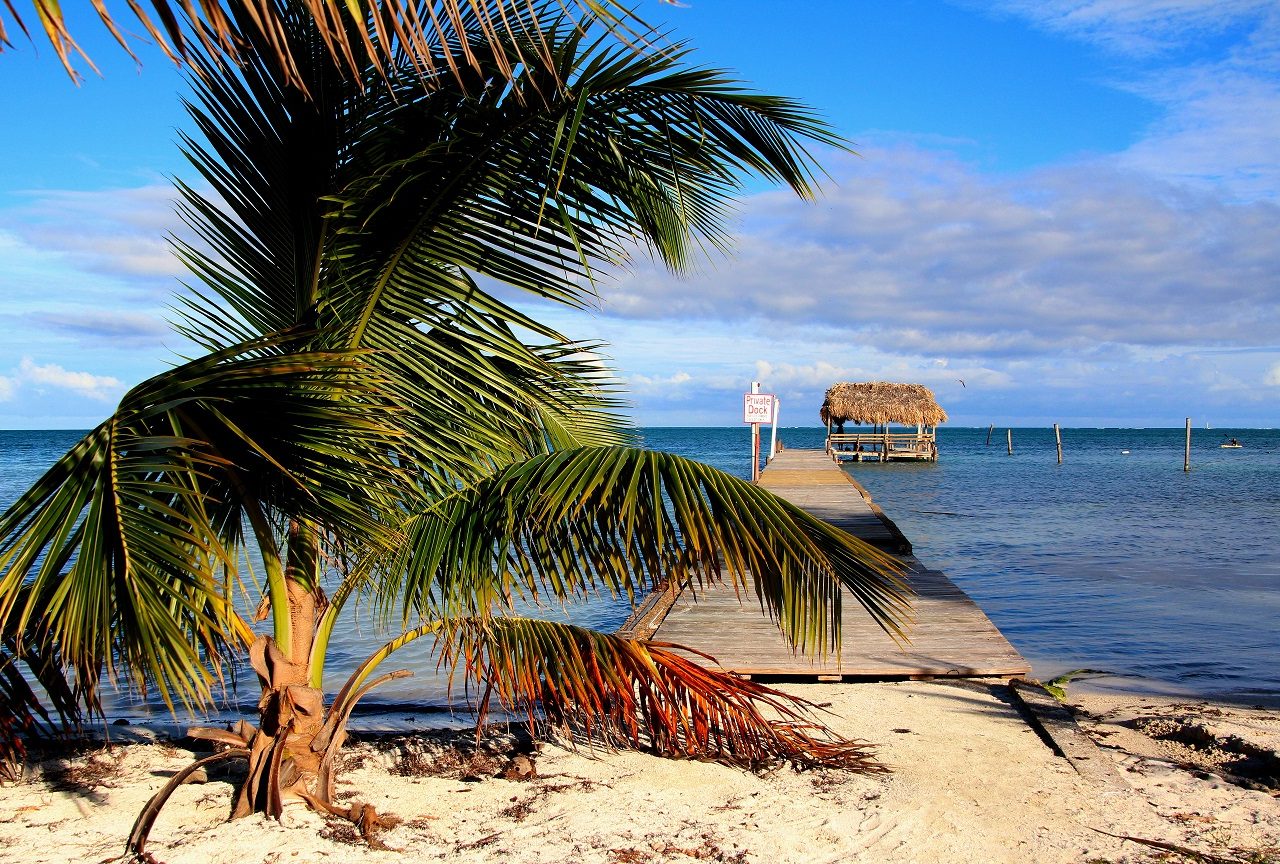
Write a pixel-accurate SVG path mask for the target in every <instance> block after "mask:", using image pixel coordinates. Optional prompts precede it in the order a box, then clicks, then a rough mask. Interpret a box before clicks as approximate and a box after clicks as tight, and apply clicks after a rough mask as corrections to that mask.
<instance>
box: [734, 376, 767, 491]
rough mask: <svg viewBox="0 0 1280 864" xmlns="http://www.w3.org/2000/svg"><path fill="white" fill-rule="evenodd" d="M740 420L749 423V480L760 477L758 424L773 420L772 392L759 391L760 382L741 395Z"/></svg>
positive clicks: (755, 479)
mask: <svg viewBox="0 0 1280 864" xmlns="http://www.w3.org/2000/svg"><path fill="white" fill-rule="evenodd" d="M742 422H743V423H750V424H751V482H753V483H754V482H755V481H757V480H759V479H760V424H761V423H772V422H773V394H771V393H761V392H760V382H759V381H752V382H751V392H750V393H744V394H743V396H742Z"/></svg>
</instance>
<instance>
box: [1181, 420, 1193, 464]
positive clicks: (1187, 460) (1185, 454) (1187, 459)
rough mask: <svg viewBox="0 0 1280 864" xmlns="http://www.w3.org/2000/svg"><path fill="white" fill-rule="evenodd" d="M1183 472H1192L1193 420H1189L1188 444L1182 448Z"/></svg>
mask: <svg viewBox="0 0 1280 864" xmlns="http://www.w3.org/2000/svg"><path fill="white" fill-rule="evenodd" d="M1182 470H1183V472H1184V473H1185V472H1187V471H1190V470H1191V418H1190V417H1188V418H1187V443H1186V445H1185V446H1184V447H1183V448H1182Z"/></svg>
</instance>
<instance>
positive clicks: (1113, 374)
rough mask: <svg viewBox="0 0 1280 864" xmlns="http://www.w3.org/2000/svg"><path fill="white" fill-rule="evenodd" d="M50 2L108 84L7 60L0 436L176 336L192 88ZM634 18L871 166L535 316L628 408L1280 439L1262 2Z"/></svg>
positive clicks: (1276, 202) (663, 13)
mask: <svg viewBox="0 0 1280 864" xmlns="http://www.w3.org/2000/svg"><path fill="white" fill-rule="evenodd" d="M66 5H67V6H68V8H70V9H71V10H72V14H75V13H76V11H77V10H78V12H79V17H80V18H81V19H82V20H83V21H85V24H86V26H84V27H82V28H80V30H79V32H80V33H81V34H83V36H84V38H83V42H84V43H85V46H86V48H87V49H88V50H89V53H90V54H91V56H92V57H93V59H94V60H95V62H97V63H98V65H99V67H100V68H101V70H102V73H103V77H101V78H99V77H97V76H95V75H93V74H92V73H91V72H90V73H88V74H87V76H86V79H85V81H84V83H83V84H82V85H81V86H80V87H78V88H77V87H75V86H73V85H72V84H71V83H70V82H69V81H68V79H67V78H66V76H65V75H64V73H63V72H62V69H61V67H60V65H59V64H58V63H57V59H56V57H54V56H53V54H52V52H51V50H50V49H49V48H48V46H47V45H44V44H39V45H37V46H34V47H33V46H32V45H30V44H29V43H26V42H22V41H15V45H14V48H13V49H12V50H7V51H5V52H4V53H3V54H0V116H3V117H5V118H6V121H5V123H4V124H3V125H2V126H0V165H3V166H4V168H3V170H2V171H0V334H3V338H2V339H0V428H82V427H86V426H90V425H93V424H95V423H96V422H98V421H99V420H101V419H102V417H104V416H105V415H106V414H107V413H108V412H109V411H110V410H111V407H112V405H113V404H114V402H115V400H117V399H118V398H119V396H120V395H121V394H122V393H123V392H124V390H125V389H127V388H128V387H129V386H131V385H132V384H134V383H136V382H138V381H140V380H142V379H143V378H145V377H146V376H147V375H150V374H153V373H154V372H156V371H158V370H160V369H162V368H164V367H165V366H166V365H167V364H169V363H171V362H172V361H173V359H174V357H175V351H181V350H182V347H183V346H182V345H181V344H180V343H178V342H177V341H176V340H175V338H174V337H173V336H171V335H170V334H169V333H168V331H167V328H166V325H165V318H166V314H167V312H166V306H167V303H168V300H169V296H170V294H171V293H172V291H173V290H174V288H175V286H176V284H177V282H176V280H177V275H178V269H177V266H176V265H175V263H174V261H173V260H172V258H171V256H170V255H169V253H168V249H167V246H166V242H165V239H164V238H165V233H166V231H169V230H177V229H178V227H179V226H178V225H177V222H176V220H175V219H174V217H173V216H172V212H171V205H170V200H171V197H172V196H171V193H170V188H169V183H168V179H167V178H169V177H171V176H173V175H179V176H190V174H191V172H190V171H189V170H187V168H186V166H185V165H184V163H183V160H182V158H181V156H180V155H179V153H178V151H177V147H176V145H175V143H174V142H175V140H176V137H177V136H176V131H175V130H176V129H177V128H179V127H182V126H183V125H184V124H185V117H184V114H183V112H182V109H181V105H180V102H179V98H180V95H181V93H182V92H183V89H184V86H183V83H182V78H181V75H180V73H179V72H177V71H176V70H174V69H173V68H172V67H171V66H170V65H169V64H168V63H167V62H166V61H165V60H164V59H163V58H162V57H161V56H160V55H159V54H158V52H156V51H154V50H153V49H148V48H147V46H142V47H140V48H139V54H140V56H141V58H142V61H143V66H142V68H141V69H140V70H139V69H138V68H137V67H136V66H135V64H134V63H133V61H131V60H129V59H128V58H127V57H126V56H124V55H123V54H122V53H121V52H120V51H118V50H117V49H115V48H113V47H112V46H111V45H110V44H108V42H107V41H106V38H105V34H103V33H101V32H99V28H98V27H97V26H96V25H95V24H94V23H93V22H92V20H91V19H90V17H89V16H91V14H92V13H91V12H89V11H88V10H89V4H88V2H87V0H73V2H69V3H67V4H66ZM121 8H123V6H122V7H121ZM639 9H640V12H641V14H642V15H643V16H644V17H645V18H646V19H647V20H649V21H650V22H651V23H661V24H663V25H664V26H665V27H667V28H669V30H670V32H671V34H672V36H673V37H674V38H682V39H687V40H688V41H689V42H690V43H691V45H692V46H693V47H694V48H695V49H696V55H695V56H696V58H697V59H698V60H699V62H701V63H704V64H707V65H714V66H720V67H725V68H730V69H734V70H736V71H737V72H738V73H739V74H740V75H741V77H742V78H743V79H744V80H746V81H749V82H750V83H751V84H753V85H754V86H755V87H756V88H758V89H760V90H764V91H767V92H773V93H779V94H784V95H789V96H794V97H798V98H800V99H802V100H804V101H806V102H807V103H808V104H810V105H812V106H813V107H814V108H816V109H818V110H819V111H820V112H821V113H822V114H823V115H824V116H825V117H827V118H828V119H829V120H830V122H831V123H832V124H833V125H834V126H835V127H836V128H837V129H838V130H839V131H840V132H841V133H842V134H843V135H845V136H846V137H848V138H849V139H851V140H852V141H853V142H855V147H856V150H857V154H858V155H856V156H853V155H849V154H843V153H826V152H823V153H820V154H819V156H820V158H821V161H822V162H823V164H824V166H825V167H826V169H827V171H828V173H829V174H830V177H831V179H830V181H829V182H828V183H827V184H826V185H825V187H824V191H823V195H822V197H821V198H820V200H819V201H818V202H817V203H805V202H799V201H797V200H795V199H794V197H792V196H790V195H789V194H786V193H783V192H780V191H778V190H772V189H769V188H767V187H765V186H764V185H762V184H760V183H752V184H750V185H749V186H748V188H747V189H746V190H745V194H744V197H743V200H742V202H741V206H740V209H739V212H738V216H737V218H736V220H735V222H734V223H733V233H734V235H735V239H736V249H735V252H734V255H733V256H732V257H722V256H715V257H712V258H709V259H707V260H706V261H705V262H703V263H702V264H701V265H700V266H699V268H698V270H697V272H696V273H695V274H693V275H692V276H688V277H685V278H676V277H673V276H671V275H670V274H667V273H665V272H663V271H662V270H661V269H659V268H657V267H655V266H653V265H651V264H649V263H646V262H643V261H641V262H638V263H637V264H636V266H635V267H633V268H632V269H631V270H629V271H625V272H623V271H620V272H618V273H615V274H613V275H612V277H611V278H610V279H609V280H608V281H606V282H605V283H604V284H603V285H602V286H601V295H602V301H601V305H600V308H599V309H597V310H595V311H593V312H590V313H569V312H566V311H562V310H554V309H546V308H539V309H536V310H535V311H536V312H537V314H539V315H541V316H544V317H547V318H549V319H551V320H553V321H554V323H555V324H557V325H558V326H559V327H560V328H561V329H562V330H563V331H564V332H565V333H566V334H567V335H570V336H573V337H578V338H588V339H589V338H603V339H605V340H607V341H608V342H609V343H611V351H610V354H611V357H612V359H613V362H614V365H615V367H616V368H617V370H618V372H619V374H620V375H621V377H622V378H623V379H624V380H625V381H626V385H627V389H628V390H629V392H630V394H631V398H632V401H633V403H634V409H633V415H634V417H635V418H636V420H637V421H638V422H639V423H641V424H646V425H686V424H687V425H730V424H734V423H736V422H737V421H738V420H739V419H740V416H739V413H740V410H741V407H740V406H741V395H740V394H741V393H742V392H743V391H744V390H745V389H747V387H748V386H749V382H750V381H752V380H760V381H762V382H763V383H764V386H765V389H766V390H768V391H773V392H777V393H779V394H780V395H781V397H782V399H783V412H784V414H783V423H784V425H792V424H806V425H808V424H811V423H816V422H817V408H818V405H819V403H820V402H821V396H822V392H823V390H825V388H826V387H827V386H829V385H830V384H832V383H834V382H836V381H841V380H904V381H919V382H923V383H925V384H927V385H928V386H930V387H932V388H933V390H934V392H935V393H936V394H937V396H938V398H939V401H941V402H942V403H943V405H944V406H945V407H946V408H947V409H948V411H949V412H950V414H951V416H952V422H953V423H958V424H961V425H986V424H987V423H995V424H996V425H1047V424H1050V423H1054V422H1059V423H1062V424H1064V425H1068V426H1071V425H1085V426H1098V425H1109V426H1114V425H1137V426H1179V425H1181V423H1182V420H1183V418H1184V417H1186V416H1192V417H1193V418H1194V419H1195V421H1196V422H1197V424H1199V423H1200V422H1201V421H1204V422H1211V423H1213V425H1214V426H1217V427H1226V426H1229V425H1233V424H1238V425H1250V426H1277V425H1280V303H1278V302H1277V301H1278V300H1280V161H1278V160H1280V146H1278V145H1280V10H1277V8H1276V6H1275V4H1274V3H1272V2H1254V0H1219V2H1201V0H1126V2H1120V0H998V2H951V3H945V2H924V0H919V2H914V0H897V2H892V3H885V2H858V0H845V2H841V0H828V2H821V0H808V2H805V3H800V4H779V3H778V2H777V0H687V6H685V7H677V6H674V5H670V4H666V3H659V2H657V0H642V2H641V3H640V6H639ZM0 14H2V13H0ZM19 38H20V37H19ZM961 381H963V382H964V384H963V385H962V384H961V383H960V382H961Z"/></svg>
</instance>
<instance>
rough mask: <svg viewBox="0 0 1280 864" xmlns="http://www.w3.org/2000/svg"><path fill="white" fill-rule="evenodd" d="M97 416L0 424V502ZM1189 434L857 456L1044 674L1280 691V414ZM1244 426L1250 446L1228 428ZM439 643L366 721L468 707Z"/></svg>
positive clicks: (938, 558)
mask: <svg viewBox="0 0 1280 864" xmlns="http://www.w3.org/2000/svg"><path fill="white" fill-rule="evenodd" d="M823 432H824V430H822V429H818V428H784V429H783V430H781V437H782V439H783V440H784V441H785V442H786V444H787V446H790V447H814V448H821V447H822V438H823ZM81 434H82V433H77V432H67V431H57V432H0V506H7V505H8V504H9V503H10V502H12V501H13V500H14V499H15V498H16V497H17V496H18V495H19V494H21V492H23V491H24V490H25V489H26V488H27V487H28V486H29V485H30V484H31V483H32V482H34V481H35V480H36V479H37V478H38V477H39V475H40V474H41V473H42V472H43V471H44V469H46V468H47V467H48V466H49V465H50V464H52V462H53V461H54V460H56V459H57V458H58V457H59V456H60V455H61V454H62V453H63V452H65V451H66V449H67V448H68V447H70V446H71V445H72V444H73V443H74V442H75V441H76V440H78V439H79V437H80V435H81ZM644 435H645V443H646V446H648V447H651V448H653V449H657V450H666V451H669V452H674V453H679V454H680V455H684V456H689V457H691V458H695V459H699V460H701V461H704V462H707V463H709V464H711V465H714V466H716V467H718V468H722V469H724V470H727V471H729V472H731V473H733V474H736V475H738V476H746V475H747V474H748V473H749V471H750V455H749V433H748V432H747V430H746V429H744V428H742V427H734V428H724V429H720V428H688V429H670V428H662V429H647V430H644ZM766 435H767V432H766ZM1183 435H1184V432H1183V430H1182V429H1065V430H1063V446H1064V456H1065V459H1064V464H1062V465H1058V464H1056V455H1055V449H1054V439H1053V431H1052V429H1014V430H1013V443H1014V453H1013V455H1012V456H1010V455H1008V453H1007V452H1006V439H1005V430H1004V429H998V430H996V433H995V434H994V435H993V436H992V440H991V444H990V445H987V444H986V443H985V441H986V438H987V430H986V429H985V428H982V429H965V428H951V427H943V428H942V430H940V433H939V448H940V451H941V458H940V460H939V461H938V462H937V463H931V464H904V463H892V464H889V465H884V466H881V465H879V464H875V463H863V464H856V465H850V466H848V470H849V471H850V472H851V473H852V474H853V476H854V477H855V478H856V479H857V480H858V482H859V483H861V484H862V485H863V486H864V487H865V488H866V489H867V490H868V491H869V492H870V494H871V495H872V497H873V498H874V499H875V501H876V502H877V503H878V504H880V506H881V507H883V508H884V510H885V511H886V513H887V514H888V515H889V517H890V518H892V519H893V520H894V521H895V522H897V523H898V525H899V527H900V528H901V529H902V530H903V532H904V533H905V534H906V536H907V537H908V538H909V539H910V540H911V542H912V544H913V546H914V548H915V553H916V555H917V556H918V557H919V558H920V559H921V560H923V561H924V562H926V563H927V564H928V565H930V566H932V567H935V568H938V569H941V570H943V571H945V572H946V573H947V574H948V576H950V577H951V578H952V579H953V580H954V581H955V582H956V583H957V584H958V585H960V586H961V587H962V588H963V589H964V590H965V591H967V592H968V593H969V594H970V596H972V597H973V599H974V600H975V601H977V602H978V604H979V605H980V606H982V608H983V609H984V610H985V611H986V612H987V614H988V615H989V616H990V617H991V619H992V620H993V621H994V622H995V623H996V625H997V626H998V627H999V628H1000V629H1001V631H1002V632H1004V634H1005V635H1006V637H1008V639H1009V640H1010V641H1011V642H1012V643H1013V645H1014V646H1015V647H1016V648H1017V649H1018V650H1019V651H1021V652H1022V653H1023V654H1024V655H1025V656H1026V657H1027V658H1028V659H1029V660H1030V661H1031V662H1032V663H1033V665H1034V667H1035V674H1036V675H1037V676H1038V677H1041V678H1051V677H1053V676H1055V675H1058V674H1060V673H1062V672H1064V671H1067V670H1073V669H1079V668H1090V669H1099V670H1105V671H1107V672H1110V673H1113V674H1114V676H1115V677H1113V678H1107V677H1099V678H1095V679H1094V680H1093V681H1092V682H1091V684H1092V686H1095V687H1096V686H1103V687H1105V686H1108V684H1112V685H1123V686H1125V687H1130V688H1132V687H1135V686H1137V687H1142V688H1146V689H1150V690H1152V691H1158V692H1167V693H1182V694H1187V695H1193V696H1203V697H1215V698H1225V699H1230V700H1234V701H1240V702H1243V703H1246V704H1254V703H1267V704H1280V662H1278V661H1280V431H1276V430H1255V429H1214V430H1203V429H1197V430H1194V432H1193V442H1192V456H1191V463H1192V470H1191V471H1190V472H1189V473H1184V472H1183V470H1182V456H1183V451H1182V447H1183ZM1228 436H1230V437H1236V438H1238V439H1240V441H1242V442H1243V443H1244V447H1243V448H1242V449H1239V450H1224V449H1221V448H1219V446H1218V445H1219V444H1220V443H1221V442H1222V441H1224V440H1225V439H1226V437H1228ZM766 444H767V437H766ZM1126 451H1127V452H1126ZM626 613H627V607H626V604H625V602H623V601H615V600H609V599H607V598H606V599H601V600H598V601H594V602H591V603H589V604H586V605H585V606H583V607H581V608H576V609H574V610H572V611H571V613H570V614H571V617H572V619H573V620H574V621H576V622H579V623H584V624H588V625H590V626H595V627H600V628H605V629H612V628H614V627H616V626H617V625H618V624H620V623H621V622H622V620H623V619H624V618H625V617H626ZM557 614H558V613H557ZM367 617H368V616H367V615H366V616H362V617H352V618H351V620H350V621H348V622H347V624H346V628H345V632H344V634H343V635H342V636H341V637H339V638H338V639H336V640H335V644H334V652H333V655H332V657H331V660H330V666H329V671H330V673H331V674H330V675H329V676H327V677H328V678H329V682H330V685H331V686H336V684H337V683H339V682H340V681H341V678H342V677H344V676H345V674H346V673H347V672H348V671H349V670H350V669H351V668H353V667H354V666H355V665H356V664H357V663H358V662H359V661H360V660H362V659H363V658H364V657H365V656H366V655H367V654H368V653H369V652H370V651H371V650H372V649H373V648H374V647H375V646H376V645H378V644H380V643H381V641H382V634H381V633H380V632H378V631H377V629H376V628H374V627H372V626H371V625H370V624H369V623H368V622H367V621H365V620H363V619H367ZM429 649H430V646H429V645H427V644H420V645H415V646H411V647H410V648H409V649H407V650H406V651H404V652H402V653H399V654H397V655H396V656H395V658H394V659H393V660H392V661H390V662H391V664H394V666H395V667H403V666H408V667H410V668H414V669H415V673H416V674H415V676H414V677H413V678H411V679H406V680H404V681H397V682H394V684H393V686H391V687H388V688H387V689H384V690H382V691H380V692H376V693H375V694H372V695H371V696H370V697H369V699H368V704H367V705H366V707H365V709H364V711H363V713H362V717H361V719H360V721H359V722H358V723H357V725H358V726H363V727H365V728H374V727H376V728H418V727H423V726H437V725H450V724H453V723H457V722H465V720H466V718H465V716H460V715H454V714H453V713H451V712H450V711H449V709H448V708H447V705H446V703H447V699H446V687H445V681H444V678H443V677H442V676H440V675H438V674H436V673H435V667H436V664H435V659H434V658H433V657H432V656H431V654H430V650H429ZM241 680H243V681H246V682H248V681H251V680H252V674H251V673H249V674H248V676H247V677H243V678H242V679H241ZM254 689H256V688H254V687H252V686H242V687H240V688H239V692H238V693H236V694H233V695H232V697H231V699H230V703H231V704H228V705H227V706H226V710H225V711H224V712H219V713H218V714H217V715H215V716H220V715H222V714H229V713H234V712H236V711H240V710H245V709H249V710H251V709H252V706H253V704H254V703H255V702H256V698H257V696H256V694H255V693H253V692H252V691H253V690H254ZM462 695H463V694H461V693H460V692H455V694H454V696H455V700H454V701H455V702H459V701H462V700H461V697H462ZM108 716H109V717H112V718H114V717H116V716H125V717H128V718H130V719H132V720H135V721H136V720H147V721H148V722H156V721H162V720H163V719H164V718H165V717H166V716H167V714H166V712H165V710H164V709H163V708H157V707H156V706H154V705H151V704H149V703H147V702H145V701H143V700H139V699H137V698H136V697H132V696H130V695H128V694H117V695H116V696H115V697H114V698H112V699H111V700H110V702H109V705H108Z"/></svg>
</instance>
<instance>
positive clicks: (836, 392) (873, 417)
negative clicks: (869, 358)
mask: <svg viewBox="0 0 1280 864" xmlns="http://www.w3.org/2000/svg"><path fill="white" fill-rule="evenodd" d="M821 416H822V422H823V423H831V424H843V423H847V422H849V421H852V422H854V423H874V424H875V425H877V426H883V425H885V424H886V423H899V424H901V425H903V426H937V425H938V424H939V423H945V422H946V420H947V412H946V411H943V410H942V406H941V405H939V404H938V403H937V400H935V399H934V398H933V393H932V392H931V391H930V390H929V388H928V387H925V386H924V385H923V384H894V383H890V382H888V381H865V382H858V383H853V382H845V383H842V384H836V385H834V386H833V387H831V389H829V390H828V391H827V397H826V399H824V400H823V402H822V411H821Z"/></svg>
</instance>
